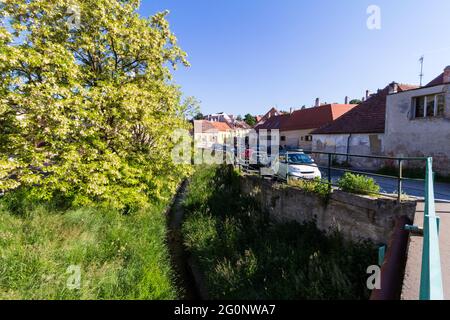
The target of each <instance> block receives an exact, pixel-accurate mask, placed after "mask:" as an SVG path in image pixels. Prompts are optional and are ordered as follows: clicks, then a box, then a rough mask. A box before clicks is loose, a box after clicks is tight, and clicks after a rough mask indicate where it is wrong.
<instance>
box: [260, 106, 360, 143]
mask: <svg viewBox="0 0 450 320" xmlns="http://www.w3.org/2000/svg"><path fill="white" fill-rule="evenodd" d="M355 106H356V105H352V104H324V105H320V104H319V101H317V102H316V107H312V108H304V109H301V110H297V111H293V112H292V113H287V114H280V115H277V116H273V117H270V118H268V119H267V120H266V121H264V122H262V123H260V124H258V125H257V126H256V127H255V129H256V130H257V131H258V132H259V131H260V130H273V129H278V130H279V134H280V146H282V147H293V148H303V149H306V150H310V149H311V147H312V136H311V132H312V131H314V130H315V129H317V128H320V127H322V126H324V125H327V124H329V123H331V122H332V121H333V120H335V119H338V118H339V117H341V116H342V115H344V114H345V113H347V112H349V111H350V110H352V109H353V108H354V107H355Z"/></svg>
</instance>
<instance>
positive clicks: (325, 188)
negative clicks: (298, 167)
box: [289, 178, 331, 200]
mask: <svg viewBox="0 0 450 320" xmlns="http://www.w3.org/2000/svg"><path fill="white" fill-rule="evenodd" d="M289 185H290V186H293V187H297V188H300V189H302V190H305V191H306V192H310V193H315V194H317V195H318V196H320V197H321V198H322V199H324V200H327V199H328V198H329V197H330V194H331V187H330V185H329V184H328V183H327V182H325V181H322V180H321V179H320V178H316V179H314V180H304V179H300V180H294V179H290V180H289Z"/></svg>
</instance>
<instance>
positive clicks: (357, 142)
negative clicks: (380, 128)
mask: <svg viewBox="0 0 450 320" xmlns="http://www.w3.org/2000/svg"><path fill="white" fill-rule="evenodd" d="M384 139H385V136H384V134H377V133H374V134H351V135H350V134H326V135H325V134H320V135H319V134H318V135H313V150H314V151H322V152H333V153H350V154H357V155H383V154H384ZM347 146H349V147H347ZM326 159H327V156H326V155H323V156H320V161H321V162H322V163H323V162H324V161H325V160H326ZM336 160H337V162H339V163H343V162H347V157H345V156H339V157H337V158H336ZM348 162H349V163H350V164H351V165H352V166H353V167H355V168H361V169H368V170H371V169H374V170H375V169H379V168H380V167H382V166H383V165H384V161H383V160H378V159H367V158H357V157H349V159H348Z"/></svg>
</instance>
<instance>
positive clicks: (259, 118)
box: [256, 108, 281, 126]
mask: <svg viewBox="0 0 450 320" xmlns="http://www.w3.org/2000/svg"><path fill="white" fill-rule="evenodd" d="M279 115H281V112H279V111H278V110H277V109H276V108H271V109H270V110H269V111H267V113H266V114H265V115H262V116H256V126H258V125H262V124H264V122H266V121H267V120H269V119H270V118H272V117H276V116H279Z"/></svg>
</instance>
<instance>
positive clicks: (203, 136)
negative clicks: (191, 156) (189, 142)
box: [194, 120, 233, 148]
mask: <svg viewBox="0 0 450 320" xmlns="http://www.w3.org/2000/svg"><path fill="white" fill-rule="evenodd" d="M232 132H233V130H232V128H231V127H230V126H229V125H228V124H227V123H226V122H218V121H208V120H194V140H195V143H196V147H197V148H211V147H212V146H213V145H214V144H221V145H223V144H225V143H226V142H227V139H229V138H230V137H231V136H232Z"/></svg>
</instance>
